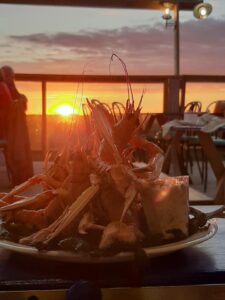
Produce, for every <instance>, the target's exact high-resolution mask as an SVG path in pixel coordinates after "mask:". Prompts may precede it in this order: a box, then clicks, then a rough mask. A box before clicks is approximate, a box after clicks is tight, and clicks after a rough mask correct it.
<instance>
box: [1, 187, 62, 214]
mask: <svg viewBox="0 0 225 300" xmlns="http://www.w3.org/2000/svg"><path fill="white" fill-rule="evenodd" d="M56 194H57V192H56V191H53V190H48V191H44V192H42V193H40V194H37V195H35V196H32V197H26V198H24V199H20V200H19V201H16V202H14V203H11V204H8V205H6V206H4V207H1V208H0V212H8V211H11V210H15V209H18V208H25V207H28V206H31V205H32V204H36V203H40V202H41V203H42V202H43V201H45V200H46V201H49V200H50V199H51V198H52V197H53V196H55V195H56Z"/></svg>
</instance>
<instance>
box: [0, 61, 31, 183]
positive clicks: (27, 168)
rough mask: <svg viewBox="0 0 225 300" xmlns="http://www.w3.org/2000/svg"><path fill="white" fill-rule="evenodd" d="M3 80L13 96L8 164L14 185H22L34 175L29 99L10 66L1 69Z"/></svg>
mask: <svg viewBox="0 0 225 300" xmlns="http://www.w3.org/2000/svg"><path fill="white" fill-rule="evenodd" d="M0 73H1V76H2V79H3V81H4V83H5V84H6V86H7V87H8V91H9V93H10V95H11V105H10V107H9V112H8V117H7V127H6V128H7V132H6V138H7V162H8V165H9V169H10V175H11V183H12V185H13V186H14V185H17V184H20V183H22V182H24V181H26V180H27V179H28V178H30V177H31V176H32V175H33V165H32V159H31V150H30V141H29V134H28V128H27V122H26V109H27V98H26V96H25V95H23V94H21V93H19V91H18V90H17V88H16V85H15V75H14V71H13V69H12V68H11V67H10V66H3V67H2V68H1V69H0Z"/></svg>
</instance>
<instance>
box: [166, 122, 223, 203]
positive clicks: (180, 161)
mask: <svg viewBox="0 0 225 300" xmlns="http://www.w3.org/2000/svg"><path fill="white" fill-rule="evenodd" d="M202 129H203V126H202V125H193V124H186V125H183V124H180V125H179V124H176V125H173V126H171V127H170V133H171V135H170V137H171V138H170V143H169V146H168V148H167V150H166V153H165V159H164V165H163V172H164V173H166V174H168V173H169V170H170V169H172V172H173V176H179V175H188V171H187V168H186V167H185V165H184V158H183V154H182V149H181V142H182V137H183V136H184V135H187V133H191V135H194V136H195V137H197V138H198V143H199V145H200V146H201V147H202V150H203V152H204V155H205V157H206V158H207V162H208V163H209V164H210V166H211V168H212V171H213V174H214V175H215V177H216V180H217V186H216V191H215V196H214V199H213V204H223V203H224V202H225V167H224V164H223V155H222V153H221V152H220V151H219V150H218V148H217V147H216V145H215V141H214V140H213V138H212V133H211V132H206V131H204V130H202ZM219 130H220V131H222V132H224V131H225V127H224V126H222V127H221V128H219Z"/></svg>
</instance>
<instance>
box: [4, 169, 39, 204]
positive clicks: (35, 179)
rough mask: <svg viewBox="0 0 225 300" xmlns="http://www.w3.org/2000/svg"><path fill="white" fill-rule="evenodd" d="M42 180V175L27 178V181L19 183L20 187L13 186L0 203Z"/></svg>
mask: <svg viewBox="0 0 225 300" xmlns="http://www.w3.org/2000/svg"><path fill="white" fill-rule="evenodd" d="M42 180H43V175H36V176H33V177H31V178H29V179H28V180H27V181H25V182H23V183H21V184H20V185H17V186H15V187H14V188H13V189H12V190H11V191H10V192H9V193H7V194H6V195H5V196H4V197H2V198H1V201H4V202H5V201H6V200H8V199H9V198H11V197H12V196H14V195H16V194H20V193H22V192H24V191H26V190H27V189H28V188H29V187H31V186H33V185H35V184H38V183H40V182H41V181H42Z"/></svg>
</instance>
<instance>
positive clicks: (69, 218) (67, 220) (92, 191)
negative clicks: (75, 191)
mask: <svg viewBox="0 0 225 300" xmlns="http://www.w3.org/2000/svg"><path fill="white" fill-rule="evenodd" d="M98 190H99V186H98V185H93V186H90V187H88V188H87V189H86V190H85V191H84V192H83V193H82V194H81V195H80V196H79V197H78V198H77V200H76V201H75V202H74V203H73V204H72V205H71V206H70V207H68V208H67V209H66V210H65V211H64V213H63V214H62V215H61V216H60V217H59V218H58V219H57V220H56V221H55V222H53V223H52V224H51V225H50V226H48V227H47V228H44V229H43V230H40V231H38V232H36V233H34V234H33V235H31V236H28V237H25V238H22V239H21V240H20V243H22V244H29V245H32V244H35V243H37V242H44V244H48V243H49V242H50V241H51V240H52V239H54V238H55V237H56V236H58V235H59V234H60V233H61V232H62V231H63V230H64V229H65V228H66V227H67V226H69V225H70V224H71V223H72V222H73V221H74V220H75V219H76V217H77V216H78V215H79V214H80V213H81V211H82V210H83V209H84V208H85V207H86V206H87V204H88V203H89V202H90V201H91V200H92V198H93V197H94V196H95V195H96V194H97V192H98Z"/></svg>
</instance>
